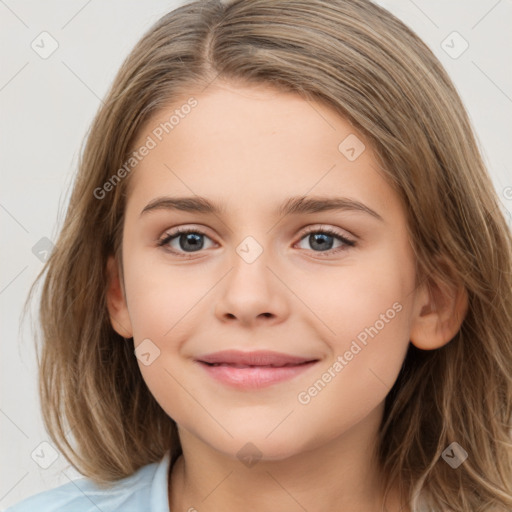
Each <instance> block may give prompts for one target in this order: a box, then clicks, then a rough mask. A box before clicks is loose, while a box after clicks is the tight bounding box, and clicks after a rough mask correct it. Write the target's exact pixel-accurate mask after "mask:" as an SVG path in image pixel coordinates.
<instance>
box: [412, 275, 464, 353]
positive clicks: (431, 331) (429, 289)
mask: <svg viewBox="0 0 512 512" xmlns="http://www.w3.org/2000/svg"><path fill="white" fill-rule="evenodd" d="M416 309H417V311H416V313H415V317H414V318H413V319H412V323H411V331H410V340H411V343H412V344H413V345H415V346H416V347H417V348H419V349H422V350H434V349H436V348H440V347H442V346H444V345H446V344H447V343H448V342H449V341H451V340H452V339H453V337H454V336H455V335H456V334H457V332H458V331H459V329H460V327H461V325H462V322H463V321H464V318H465V316H466V313H467V310H468V295H467V292H466V289H465V287H464V286H463V285H462V284H458V285H456V284H453V283H449V282H447V281H445V280H442V279H441V278H440V277H431V278H429V279H427V281H426V282H425V283H424V284H423V285H422V287H421V289H420V290H418V293H417V300H416Z"/></svg>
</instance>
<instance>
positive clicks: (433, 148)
mask: <svg viewBox="0 0 512 512" xmlns="http://www.w3.org/2000/svg"><path fill="white" fill-rule="evenodd" d="M217 78H220V79H222V80H226V81H229V82H231V83H235V84H243V85H249V86H250V85H256V84H267V85H271V86H273V87H275V88H276V90H280V91H286V92H289V91H292V92H295V93H297V94H300V95H301V96H302V97H303V98H304V99H306V100H313V101H321V102H324V103H325V104H326V105H328V106H329V107H330V108H331V109H333V110H334V111H336V112H337V113H339V115H341V116H343V118H344V119H346V120H348V121H349V122H350V123H351V124H352V125H353V126H354V127H355V129H357V130H359V132H360V133H361V134H363V135H364V137H365V139H366V141H368V143H369V144H371V146H372V148H373V149H374V151H375V154H376V155H377V158H378V160H379V165H380V166H381V167H382V169H383V171H384V172H385V173H386V176H387V178H388V179H389V182H390V184H391V185H392V186H393V187H394V189H395V190H396V191H397V193H398V194H399V197H400V199H401V201H403V204H404V206H405V210H406V215H407V225H408V231H409V233H408V234H409V236H410V240H411V244H412V246H413V248H414V252H415V256H416V260H417V269H418V277H419V278H423V279H427V280H428V281H429V283H430V282H432V283H435V282H449V283H458V285H459V286H461V287H463V288H464V289H465V292H466V293H467V297H468V309H467V313H466V316H465V317H464V320H463V322H462V325H461V328H460V329H459V331H458V332H457V334H456V335H455V336H454V337H453V339H452V340H450V342H449V343H447V344H446V345H444V346H443V347H441V348H439V349H436V350H425V351H424V350H420V349H417V348H415V347H414V346H413V345H412V344H410V346H409V350H408V352H407V355H406V357H405V360H404V363H403V366H402V369H401V371H400V374H399V376H398V379H397V381H396V382H395V384H394V386H393V388H392V389H391V391H390V393H389V394H388V396H387V397H386V403H385V412H384V417H383V420H382V424H381V429H380V433H379V445H378V446H379V460H380V463H381V465H382V470H383V474H384V475H385V478H386V482H387V487H386V488H387V489H389V488H390V485H391V484H393V483H396V482H400V485H401V488H402V491H403V492H404V493H405V495H406V497H407V499H408V503H409V504H410V506H411V507H413V509H414V508H415V507H416V505H417V504H418V500H420V499H425V500H428V504H429V506H430V510H432V511H433V512H434V511H444V512H446V511H464V512H478V511H491V510H493V511H494V510H500V511H501V510H511V509H512V462H511V461H512V454H511V426H512V423H511V416H512V415H511V404H512V237H511V234H510V230H509V228H508V227H507V223H506V221H505V216H504V213H503V212H502V211H501V209H500V202H499V200H498V198H497V195H496V192H495V190H494V187H493V184H492V182H491V179H490V177H489V175H488V171H487V169H486V168H485V165H484V163H483V160H482V157H481V154H480V151H479V149H478V145H477V142H476V137H475V135H474V132H473V130H472V127H471V125H470V122H469V119H468V115H467V113H466V111H465V109H464V106H463V104H462V102H461V100H460V98H459V96H458V94H457V92H456V89H455V87H454V85H453V84H452V82H451V80H450V78H449V77H448V75H447V73H446V72H445V70H444V69H443V67H442V65H441V64H440V62H439V61H438V60H437V58H436V57H435V56H434V54H433V53H432V51H431V50H430V49H429V48H428V47H427V46H426V45H425V44H424V43H423V42H422V41H421V40H420V38H419V37H418V36H417V35H416V34H415V33H414V32H413V31H411V30H410V29H409V28H408V27H406V26H405V25H404V24H403V23H402V22H401V21H400V20H398V19H397V18H396V17H395V16H393V15H392V14H390V13H389V12H388V11H386V10H385V9H383V8H381V7H379V6H377V5H375V4H373V3H371V2H370V1H369V0H238V1H237V0H235V1H230V2H226V1H224V2H221V1H219V0H212V1H193V2H189V3H187V4H185V5H182V6H180V7H179V8H177V9H175V10H173V11H172V12H169V13H168V14H166V15H165V16H163V17H162V18H161V19H159V20H158V21H157V22H156V23H155V24H154V25H153V26H152V27H151V28H150V29H149V30H148V31H147V32H146V34H145V35H144V36H143V37H142V39H141V40H140V41H139V43H138V44H137V45H136V46H135V48H134V49H133V50H132V52H131V53H130V54H129V56H128V57H127V58H126V60H125V61H124V63H123V64H122V67H121V69H120V70H119V72H118V74H117V75H116V77H115V79H114V81H113V83H112V85H111V87H110V89H109V91H108V94H107V97H106V99H105V102H104V104H103V105H101V106H100V108H99V110H98V112H97V114H96V117H95V119H94V121H93V123H92V127H91V129H90V131H89V133H88V135H87V137H86V140H84V145H83V147H82V148H81V153H80V159H79V163H78V172H77V175H76V179H75V181H74V184H73V190H72V194H71V197H70V201H69V206H68V208H67V213H66V216H65V219H64V222H63V226H62V229H61V231H60V234H59V236H58V239H57V240H56V243H55V248H54V250H53V252H52V254H51V256H50V257H49V259H48V261H47V262H46V264H45V265H44V267H43V269H42V270H41V272H40V274H39V275H38V276H37V279H36V281H35V282H34V283H33V285H32V287H31V289H30V293H29V296H28V299H27V303H28V300H30V297H31V295H32V292H33V289H34V286H35V285H36V284H37V283H38V282H39V281H40V279H41V278H42V277H43V276H44V275H45V279H44V284H43V288H42V294H41V299H40V305H39V320H40V323H41V326H42V343H41V346H40V347H38V365H39V391H40V401H41V407H42V413H43V419H44V423H45V426H46V428H47V430H48V432H49V434H50V436H51V439H52V440H53V441H54V443H55V444H56V446H58V448H59V449H60V450H61V452H62V453H63V454H64V456H65V457H66V458H67V460H68V461H69V462H70V463H71V464H72V465H73V466H74V467H76V468H77V469H78V470H79V471H80V472H81V473H82V474H84V475H85V476H87V477H89V478H91V479H92V480H94V481H95V482H96V483H98V484H99V485H103V484H105V483H109V482H113V481H116V480H118V479H121V478H123V477H126V476H128V475H131V474H132V473H133V472H134V471H136V470H137V469H138V468H140V467H141V466H143V465H146V464H149V463H152V462H155V461H158V460H160V459H161V457H162V456H163V455H164V454H165V453H166V452H167V451H169V450H170V451H171V457H172V460H173V461H175V460H176V458H177V456H178V455H179V454H180V453H181V447H180V442H179V438H178V435H177V428H176V424H175V422H174V421H173V420H172V419H171V418H169V416H168V415H167V414H166V413H165V412H164V410H163V409H162V408H161V407H160V406H159V404H158V403H157V402H156V400H155V399H154V398H153V396H152V395H151V393H150V392H149V390H148V388H147V386H146V384H145V382H144V380H143V379H142V376H141V373H140V371H139V367H138V364H137V362H136V358H135V356H134V352H133V346H132V345H131V344H129V343H125V342H124V340H123V338H122V337H121V336H119V335H118V334H117V333H116V332H115V331H114V330H113V328H112V326H111V323H110V320H109V315H108V311H107V304H106V283H107V271H106V261H107V258H108V256H109V255H112V254H114V255H117V256H118V255H119V251H120V246H121V237H122V225H123V217H124V207H125V200H126V194H127V186H128V184H129V183H130V176H128V177H126V178H125V179H123V180H120V182H119V183H117V184H116V186H115V187H113V190H112V191H111V192H110V193H109V195H108V197H106V198H104V199H98V197H97V195H98V194H97V193H96V194H95V190H97V189H98V188H99V187H102V186H103V185H104V183H106V182H107V181H108V180H109V179H111V177H112V175H113V174H114V172H115V171H116V170H117V169H119V168H121V166H122V165H123V163H124V162H126V161H127V159H128V158H129V155H130V153H131V152H132V151H133V147H132V145H133V144H134V141H135V139H136V137H137V135H138V134H139V133H140V130H141V128H142V127H143V125H144V124H145V123H146V122H147V121H148V120H149V119H150V118H151V117H152V116H153V115H154V114H156V113H157V112H158V111H159V110H160V109H162V108H164V107H165V106H167V105H169V104H172V103H173V102H174V101H175V100H176V98H182V97H183V96H184V95H185V96H186V94H187V91H188V92H190V91H191V90H194V91H196V90H199V87H203V88H205V87H207V86H208V85H209V84H210V83H211V82H212V81H214V80H215V79H217ZM443 262H444V263H443ZM27 303H26V304H27ZM70 434H72V436H71V437H72V439H68V437H69V436H70ZM452 442H457V443H458V444H459V445H461V446H462V447H463V448H464V449H465V450H466V451H467V452H468V454H469V456H468V458H467V460H465V461H464V463H463V464H462V465H460V466H459V467H458V468H457V469H452V468H450V467H449V465H448V464H446V462H444V460H443V459H442V458H441V455H442V452H443V450H445V449H446V448H447V447H448V446H449V445H450V444H451V443H452Z"/></svg>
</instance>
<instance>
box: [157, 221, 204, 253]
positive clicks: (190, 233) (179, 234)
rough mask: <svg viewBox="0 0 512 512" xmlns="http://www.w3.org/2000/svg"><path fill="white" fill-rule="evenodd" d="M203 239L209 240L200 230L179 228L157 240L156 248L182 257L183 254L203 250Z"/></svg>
mask: <svg viewBox="0 0 512 512" xmlns="http://www.w3.org/2000/svg"><path fill="white" fill-rule="evenodd" d="M204 237H206V238H208V239H209V240H211V239H210V238H209V237H208V236H207V235H206V234H205V233H203V232H202V231H200V230H197V229H190V228H182V227H180V228H176V229H175V230H174V231H172V232H171V233H166V236H165V237H164V238H163V239H161V240H159V242H158V246H159V247H164V248H165V249H166V250H169V251H170V252H172V253H175V254H178V255H180V256H184V254H183V253H185V254H186V253H192V252H197V251H200V250H201V249H204V248H205V247H204Z"/></svg>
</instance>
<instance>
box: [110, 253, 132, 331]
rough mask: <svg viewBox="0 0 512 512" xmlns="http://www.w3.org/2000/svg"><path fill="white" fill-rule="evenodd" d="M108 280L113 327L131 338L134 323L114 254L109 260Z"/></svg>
mask: <svg viewBox="0 0 512 512" xmlns="http://www.w3.org/2000/svg"><path fill="white" fill-rule="evenodd" d="M107 280H108V284H107V309H108V312H109V316H110V323H111V324H112V328H113V329H114V330H115V331H116V332H117V333H118V334H119V335H120V336H122V337H123V338H131V337H132V336H133V330H132V324H131V321H130V315H129V313H128V306H127V305H126V299H125V294H124V289H123V286H122V283H121V279H120V276H119V268H118V265H117V261H116V259H115V258H114V256H109V257H108V260H107Z"/></svg>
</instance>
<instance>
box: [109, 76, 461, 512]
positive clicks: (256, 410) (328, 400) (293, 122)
mask: <svg viewBox="0 0 512 512" xmlns="http://www.w3.org/2000/svg"><path fill="white" fill-rule="evenodd" d="M192 95H193V96H194V97H195V98H196V99H197V101H198V105H197V107H195V108H194V109H192V111H191V112H190V113H189V114H188V115H187V116H185V117H184V119H181V120H180V123H179V125H177V126H176V127H175V128H174V129H173V130H172V131H171V132H170V133H169V134H168V135H166V136H165V137H164V138H163V140H162V141H161V142H159V143H158V145H157V146H156V147H155V148H154V149H152V150H151V151H150V152H149V154H148V155H147V156H145V158H144V159H143V160H142V161H141V162H140V163H139V164H138V165H137V167H136V170H135V171H133V174H132V175H131V176H130V180H131V181H130V188H129V194H128V199H127V204H126V211H125V221H124V233H123V241H122V251H123V269H124V282H123V281H122V280H121V279H120V275H119V271H118V270H119V262H118V261H116V260H115V259H114V258H113V257H111V258H110V259H109V261H108V267H107V268H108V273H109V286H108V307H109V312H110V318H111V322H112V325H113V327H114V329H115V330H116V331H117V332H118V333H119V334H120V335H122V336H124V337H125V338H132V337H133V343H134V346H135V347H137V346H138V345H139V344H140V343H141V342H142V341H143V340H145V339H148V338H149V339H150V340H151V342H152V343H153V344H154V345H155V346H156V347H158V349H159V350H160V355H159V357H157V358H156V359H155V360H154V361H153V362H152V363H151V364H149V365H147V366H146V365H144V364H142V362H141V361H140V360H138V362H139V367H140V371H141V373H142V376H143V378H144V380H145V382H146V383H147V385H148V387H149V389H150V391H151V393H152V394H153V395H154V397H155V399H156V400H157V401H158V403H159V404H160V405H161V407H162V408H163V409H164V410H165V411H166V413H167V414H168V415H169V416H170V417H172V418H173V419H174V420H175V421H176V423H177V425H178V430H179V434H180V440H181V444H182V447H183V453H184V455H183V456H182V457H180V458H179V459H178V461H177V463H176V465H175V466H174V468H173V471H172V475H171V478H170V483H169V491H170V496H169V506H170V509H171V510H172V511H173V512H174V511H176V512H177V511H180V512H181V511H188V510H194V509H197V510H198V511H200V512H209V511H212V512H213V511H218V510H223V511H226V512H230V511H234V510H240V509H241V508H243V509H250V510H253V511H268V510H280V511H285V512H296V511H297V512H298V511H303V510H304V509H305V510H308V511H311V512H312V511H320V510H321V511H323V512H325V511H333V512H334V511H336V512H339V511H340V510H350V511H351V512H363V511H364V512H378V511H381V510H382V508H381V507H382V503H383V488H382V474H381V473H380V470H379V466H378V464H377V462H376V459H375V451H374V449H375V447H376V436H377V432H378V427H379V424H380V421H381V418H382V414H383V407H384V399H385V397H386V395H387V393H388V392H389V390H390V389H391V387H392V385H393V383H394V382H395V380H396V378H397V375H398V372H399V370H400V367H401V365H402V362H403V360H404V357H405V354H406V351H407V348H408V345H409V343H410V342H412V343H414V344H416V345H417V346H418V347H420V348H423V349H435V348H438V347H440V346H442V345H444V344H445V343H447V342H448V341H449V340H450V339H451V338H452V337H453V336H454V335H455V333H456V332H457V330H458V329H459V327H460V322H461V320H460V319H461V318H462V315H461V314H455V313H460V312H461V311H462V310H463V309H464V307H465V302H464V298H461V297H460V295H458V294H456V293H455V291H454V290H449V289H447V288H446V287H442V286H438V287H436V286H434V287H431V288H430V292H429V288H428V287H427V286H426V285H425V282H423V283H421V282H420V283H419V284H418V283H417V282H416V275H415V261H414V254H413V250H412V247H411V244H410V242H409V240H408V237H407V230H406V218H405V211H404V209H403V206H402V205H401V203H400V200H399V198H398V196H397V195H396V194H395V192H394V191H393V189H392V188H391V187H390V186H389V185H388V183H387V182H386V181H385V179H384V178H383V176H382V174H381V172H379V169H378V166H377V164H376V160H375V158H374V155H373V153H372V151H371V148H370V146H369V144H368V143H366V142H365V141H364V138H363V136H362V135H360V134H358V133H357V132H356V131H355V130H354V128H353V127H352V126H351V125H350V124H349V123H348V122H347V121H345V120H344V119H342V118H341V117H340V116H338V115H337V114H336V113H335V112H334V111H332V110H331V109H330V108H328V107H327V106H325V105H323V104H320V103H316V102H312V103H310V102H307V101H305V100H304V99H302V98H301V97H300V96H298V95H295V94H293V93H283V92H278V91H276V90H273V89H271V88H269V87H266V86H257V87H256V86H253V87H250V88H249V87H243V86H240V85H234V84H229V83H226V82H220V81H217V82H216V83H215V84H214V85H211V86H210V87H209V88H208V89H207V90H206V91H205V92H202V93H196V94H191V96H192ZM186 99H187V98H184V99H183V101H176V102H175V103H173V105H172V106H169V107H168V108H165V109H163V110H161V111H160V112H158V114H157V115H155V116H154V118H153V119H151V121H150V122H149V123H147V125H146V126H145V127H144V129H143V130H142V131H141V133H140V135H139V137H138V140H137V142H136V143H135V146H136V147H139V146H140V145H142V144H143V143H144V141H145V140H146V139H147V137H148V135H151V131H152V130H153V129H154V128H155V127H156V126H158V125H159V123H161V122H164V121H165V120H168V119H169V116H170V115H171V114H172V112H173V111H174V110H175V109H176V108H179V106H180V105H182V104H183V103H185V102H186ZM349 134H355V135H356V136H357V137H358V138H359V139H360V140H361V141H363V142H364V143H365V145H366V149H365V150H364V151H363V152H362V154H361V155H360V156H359V157H358V158H357V159H356V160H354V161H349V160H348V159H347V158H346V157H345V156H344V154H342V153H341V152H340V151H339V150H338V146H339V144H340V142H341V141H343V140H344V139H345V138H346V137H347V136H348V135H349ZM164 195H168V196H174V197H176V196H194V195H198V196H202V197H206V198H208V199H210V200H212V201H216V202H219V203H221V204H222V205H224V208H225V211H224V212H223V213H222V214H220V215H213V214H204V213H195V212H185V211H177V210H164V209H158V210H153V211H151V212H147V213H145V214H143V215H141V211H142V210H143V209H144V207H145V206H146V205H147V204H148V203H149V202H150V201H151V200H153V199H155V198H156V197H161V196H164ZM298 195H307V196H329V197H333V196H336V197H341V196H343V197H347V198H351V199H355V200H357V201H360V202H362V203H364V204H365V205H367V206H368V207H369V208H371V209H372V210H374V211H376V212H377V213H378V214H379V215H380V216H381V217H382V220H379V219H377V218H375V217H374V216H372V215H369V214H368V213H365V212H361V211H326V212H318V213H313V214H311V213H308V214H289V215H286V216H284V217H282V216H281V217H280V216H278V215H276V213H275V210H276V208H277V207H278V206H279V205H281V203H282V202H284V201H285V199H287V198H288V197H290V196H298ZM177 226H183V227H187V228H190V229H191V230H192V231H193V230H194V228H196V229H198V228H199V229H201V230H202V231H203V232H204V233H205V234H206V236H205V237H201V238H200V240H203V241H204V246H203V248H202V249H200V250H199V251H193V250H192V249H188V252H187V245H186V239H185V240H184V237H183V236H182V245H181V246H180V238H179V236H178V237H176V238H175V239H174V241H173V242H169V243H168V244H167V247H168V248H169V247H170V248H173V249H174V250H176V251H178V252H181V254H184V255H185V256H187V255H189V256H190V258H186V257H180V256H179V255H176V254H172V253H171V252H169V251H168V250H167V251H166V250H165V248H164V247H159V246H158V241H159V240H160V239H163V238H164V237H165V236H166V234H169V233H172V229H173V228H175V227H177ZM306 227H315V228H316V227H317V228H321V227H330V228H332V229H334V230H336V231H337V233H339V234H340V235H341V236H345V237H347V238H350V239H351V240H353V241H355V243H356V245H355V246H347V245H344V244H343V243H342V242H340V241H338V240H336V238H329V237H327V244H330V245H329V247H327V252H331V254H329V255H324V254H323V252H324V251H322V249H319V248H318V246H317V245H315V244H314V240H313V241H311V239H310V237H309V236H305V235H304V229H305V228H306ZM247 236H252V237H253V238H254V239H255V240H256V241H257V242H258V244H259V245H260V246H261V248H262V249H263V252H262V254H261V255H260V256H259V257H258V258H257V259H256V260H255V261H254V262H252V263H250V264H249V263H247V262H246V261H245V260H244V259H243V258H241V257H240V256H239V254H238V253H237V252H236V249H237V247H238V246H239V244H240V243H241V242H242V241H243V240H244V239H245V238H246V237H247ZM183 247H185V249H183ZM324 247H325V245H324ZM340 247H342V250H339V251H338V252H334V253H333V252H332V251H336V250H337V249H338V248H340ZM330 248H332V251H330V250H329V249H330ZM394 303H399V304H400V305H401V310H400V312H398V313H396V315H395V316H394V318H393V319H392V320H389V321H388V322H387V323H385V327H384V328H381V329H380V330H379V332H378V334H377V335H375V336H374V337H373V338H369V339H368V343H367V345H366V346H364V348H363V349H362V350H361V351H360V352H359V353H358V354H357V355H356V356H354V357H353V359H352V360H351V361H349V362H348V364H347V365H346V366H345V367H344V368H343V370H342V371H340V372H338V373H337V374H336V377H334V378H332V379H331V381H330V382H329V383H328V384H327V385H326V386H325V387H324V388H323V389H322V390H321V392H319V393H318V394H317V395H316V396H314V397H312V398H311V400H310V402H309V403H307V404H302V403H300V402H299V401H298V394H299V393H300V392H303V391H304V390H307V389H308V388H309V387H310V386H312V384H313V383H314V382H315V381H317V380H318V379H319V378H321V377H322V374H323V373H324V372H326V371H328V369H329V367H332V365H333V363H334V362H335V361H336V358H337V356H339V355H343V354H344V353H345V352H346V351H347V350H348V349H349V348H350V345H351V343H352V341H353V340H354V339H356V336H357V335H358V334H359V333H361V332H362V331H364V329H365V327H368V326H371V325H374V324H375V323H376V321H377V320H379V318H381V317H380V315H381V314H383V313H385V312H386V311H387V310H389V308H391V307H392V305H393V304H394ZM435 303H436V304H438V305H437V307H434V304H435ZM456 318H459V320H458V321H457V320H455V319H456ZM126 342H127V343H128V342H129V343H132V341H131V340H127V341H126ZM224 349H239V350H245V351H251V350H275V351H279V352H284V353H288V354H294V355H298V356H305V357H306V356H307V357H309V358H317V359H319V362H318V363H317V364H316V365H315V366H314V367H312V368H310V369H309V370H307V371H306V372H303V373H302V374H300V375H298V376H296V377H294V378H293V379H291V380H288V381H285V382H281V383H278V384H274V385H272V386H270V387H268V388H263V389H258V390H237V389H233V388H230V387H227V386H226V385H224V384H221V383H219V382H217V381H215V380H213V379H212V378H211V377H210V376H209V375H207V373H206V372H205V371H204V370H203V368H201V367H200V366H199V365H198V363H196V362H195V361H194V358H195V357H197V356H199V355H200V354H205V353H210V352H216V351H219V350H224ZM248 442H251V443H252V444H253V445H254V446H256V447H257V449H258V451H259V453H260V455H261V459H260V460H259V461H258V462H257V463H256V464H255V465H253V466H252V467H248V466H246V465H245V464H243V463H242V462H241V461H240V460H239V458H238V457H237V452H238V451H239V450H240V449H241V448H242V447H243V446H244V445H246V443H248ZM385 510H388V511H390V512H398V511H402V512H404V511H407V510H408V508H407V507H405V506H404V507H403V508H401V506H400V504H399V496H398V492H397V489H396V488H395V489H394V490H393V492H392V493H391V495H390V496H389V498H388V500H387V502H386V509H385Z"/></svg>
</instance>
